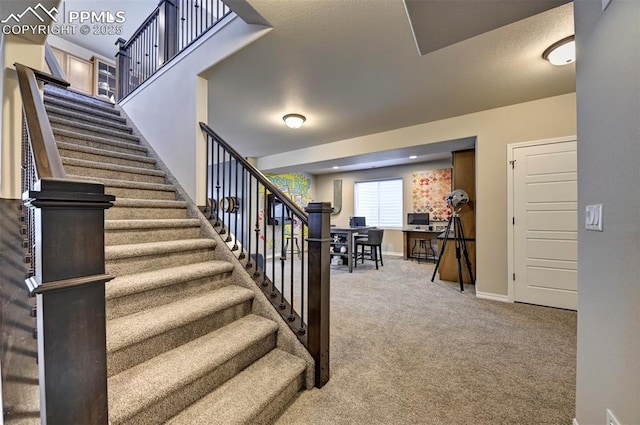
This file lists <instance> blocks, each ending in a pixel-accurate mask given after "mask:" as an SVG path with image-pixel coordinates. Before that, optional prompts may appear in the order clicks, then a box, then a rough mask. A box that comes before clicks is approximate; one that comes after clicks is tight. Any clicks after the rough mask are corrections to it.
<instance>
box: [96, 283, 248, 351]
mask: <svg viewBox="0 0 640 425" xmlns="http://www.w3.org/2000/svg"><path fill="white" fill-rule="evenodd" d="M253 297H254V293H253V291H251V290H249V289H246V288H242V287H240V286H236V285H229V286H225V287H223V288H220V289H217V290H215V291H211V292H205V293H203V294H198V295H196V296H192V297H187V298H183V299H180V300H178V301H175V302H173V303H170V304H164V305H161V306H158V307H155V308H151V309H147V310H144V311H141V312H139V313H134V314H130V315H128V316H122V317H118V318H117V319H112V320H109V321H107V353H111V352H113V351H117V350H119V349H122V348H124V347H127V346H129V345H132V344H135V343H139V342H141V341H143V340H146V339H149V338H151V337H154V336H156V335H160V334H163V333H165V332H167V331H168V330H169V329H175V328H180V327H182V326H185V325H186V324H188V323H190V322H195V321H197V320H198V319H201V318H202V317H205V316H208V315H211V314H213V313H214V312H217V311H222V310H225V309H227V308H229V307H232V306H234V305H237V304H241V303H243V302H246V301H248V300H252V299H253Z"/></svg>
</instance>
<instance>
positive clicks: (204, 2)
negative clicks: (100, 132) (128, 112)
mask: <svg viewBox="0 0 640 425" xmlns="http://www.w3.org/2000/svg"><path fill="white" fill-rule="evenodd" d="M230 12H231V10H230V9H229V7H228V6H227V5H225V4H224V3H223V2H222V1H221V0H162V1H161V2H160V4H159V5H158V7H156V8H155V10H154V11H153V12H152V13H151V14H150V15H149V17H147V19H145V21H144V22H143V23H142V25H140V28H138V30H137V31H136V32H135V33H134V34H133V35H132V36H131V38H130V39H129V40H128V41H127V40H124V39H122V38H120V39H118V41H117V42H116V44H117V45H118V48H119V50H118V53H117V54H116V57H117V67H118V90H117V92H118V100H121V99H124V98H125V97H126V96H127V95H128V94H129V93H131V92H132V91H134V90H135V89H136V88H137V87H138V86H140V85H141V84H142V83H144V82H145V81H146V80H147V79H148V78H149V77H151V76H152V75H153V74H154V73H155V72H156V71H157V70H158V69H160V68H161V67H162V66H164V64H166V63H167V62H169V61H170V60H171V59H172V58H174V57H175V56H176V55H177V54H178V53H180V52H181V51H182V50H184V49H185V48H186V47H188V46H189V45H190V44H191V43H193V42H194V41H196V40H197V39H198V38H199V37H200V36H201V35H203V34H204V33H205V32H207V31H208V30H209V29H211V28H212V27H213V26H214V25H215V24H217V23H218V22H220V21H221V20H222V19H223V18H224V17H225V16H227V15H228V14H229V13H230Z"/></svg>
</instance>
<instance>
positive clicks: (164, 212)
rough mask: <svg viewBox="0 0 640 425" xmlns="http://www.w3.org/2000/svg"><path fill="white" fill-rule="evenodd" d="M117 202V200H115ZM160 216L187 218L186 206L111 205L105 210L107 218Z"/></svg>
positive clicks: (150, 218)
mask: <svg viewBox="0 0 640 425" xmlns="http://www.w3.org/2000/svg"><path fill="white" fill-rule="evenodd" d="M116 202H117V201H116ZM161 218H178V219H181V218H187V209H186V208H127V207H118V206H116V207H113V208H109V209H108V210H107V211H106V212H105V219H107V220H126V219H132V220H142V219H149V220H153V219H161Z"/></svg>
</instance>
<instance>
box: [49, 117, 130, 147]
mask: <svg viewBox="0 0 640 425" xmlns="http://www.w3.org/2000/svg"><path fill="white" fill-rule="evenodd" d="M49 122H50V123H51V124H52V127H54V128H56V127H60V126H66V127H71V128H72V129H73V130H72V131H76V132H79V133H82V132H83V131H87V132H89V134H90V135H93V134H94V133H99V134H100V135H102V137H105V136H107V137H116V138H118V139H122V140H131V141H133V142H139V141H140V138H139V137H138V136H135V135H133V134H130V133H128V132H124V131H120V130H111V129H108V128H103V127H97V126H94V125H91V124H84V123H81V122H77V121H75V120H71V119H67V118H60V117H56V116H49Z"/></svg>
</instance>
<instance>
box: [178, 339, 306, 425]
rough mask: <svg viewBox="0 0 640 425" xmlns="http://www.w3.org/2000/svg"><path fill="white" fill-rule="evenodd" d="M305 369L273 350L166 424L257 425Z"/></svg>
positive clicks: (298, 359)
mask: <svg viewBox="0 0 640 425" xmlns="http://www.w3.org/2000/svg"><path fill="white" fill-rule="evenodd" d="M304 369H305V363H304V361H303V360H302V359H300V358H298V357H295V356H293V355H291V354H288V353H285V352H284V351H282V350H280V349H274V350H272V351H271V352H270V353H268V354H267V355H265V356H264V357H262V358H261V359H260V360H258V361H257V362H255V363H253V364H252V365H251V366H249V367H247V368H246V369H245V370H243V371H242V372H240V373H239V374H238V375H236V376H235V377H233V378H232V379H230V380H229V381H227V382H226V383H225V384H224V385H222V386H221V387H219V388H217V389H216V390H214V391H212V392H211V393H209V394H208V395H207V396H205V397H203V398H202V399H200V400H199V401H198V402H196V403H194V404H193V405H191V406H190V407H188V408H187V409H185V410H184V411H182V412H181V413H180V414H178V415H177V416H175V417H174V418H172V419H171V420H169V421H168V422H167V424H171V425H187V424H189V425H191V424H211V423H215V424H217V425H222V424H254V423H256V418H259V417H260V416H261V412H262V411H264V410H265V409H267V408H269V407H270V405H271V404H272V403H273V402H274V400H276V398H277V397H278V396H279V395H280V393H281V392H283V391H284V390H285V389H286V388H287V386H289V385H291V384H292V383H293V382H294V381H295V380H296V379H297V378H299V377H300V375H301V374H302V372H303V371H304ZM283 406H286V402H285V403H282V405H281V406H280V407H283ZM274 413H277V412H274Z"/></svg>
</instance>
